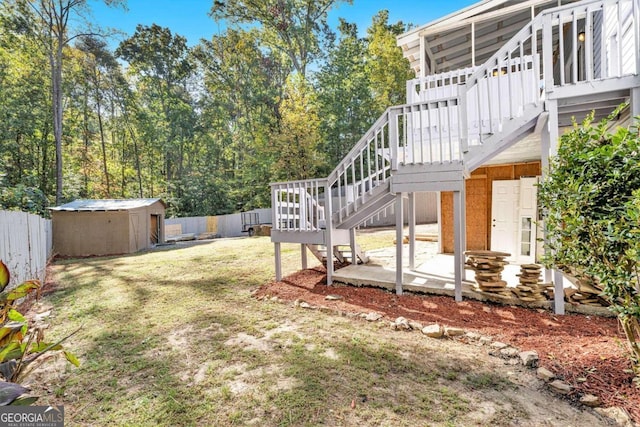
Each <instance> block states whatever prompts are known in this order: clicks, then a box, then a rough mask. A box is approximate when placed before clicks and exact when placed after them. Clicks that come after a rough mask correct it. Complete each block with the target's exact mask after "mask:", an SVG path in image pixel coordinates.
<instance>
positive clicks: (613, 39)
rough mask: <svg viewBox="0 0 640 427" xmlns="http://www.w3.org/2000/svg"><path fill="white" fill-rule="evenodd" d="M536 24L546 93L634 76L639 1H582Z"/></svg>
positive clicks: (638, 67)
mask: <svg viewBox="0 0 640 427" xmlns="http://www.w3.org/2000/svg"><path fill="white" fill-rule="evenodd" d="M539 20H540V21H541V23H542V25H544V35H543V36H544V46H543V49H544V69H545V86H546V87H547V90H549V91H552V90H553V88H554V87H558V86H566V85H571V84H577V83H581V82H587V83H589V82H592V81H595V80H602V79H610V78H616V77H623V76H628V75H633V74H638V73H639V72H640V52H638V49H640V1H639V0H593V1H582V2H579V3H577V4H571V5H567V6H563V7H559V8H555V9H551V10H548V11H544V12H543V13H542V14H541V15H540V19H539ZM560 41H562V42H560Z"/></svg>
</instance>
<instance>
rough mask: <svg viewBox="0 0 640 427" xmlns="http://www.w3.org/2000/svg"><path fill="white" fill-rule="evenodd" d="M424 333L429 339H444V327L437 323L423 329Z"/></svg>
mask: <svg viewBox="0 0 640 427" xmlns="http://www.w3.org/2000/svg"><path fill="white" fill-rule="evenodd" d="M422 333H423V334H425V335H426V336H428V337H429V338H442V335H443V334H444V332H443V331H442V326H440V325H438V324H437V323H435V324H433V325H428V326H425V327H424V328H422Z"/></svg>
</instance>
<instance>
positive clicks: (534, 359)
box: [518, 350, 538, 368]
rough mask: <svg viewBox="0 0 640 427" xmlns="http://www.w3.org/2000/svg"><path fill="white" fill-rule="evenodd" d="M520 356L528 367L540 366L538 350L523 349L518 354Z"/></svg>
mask: <svg viewBox="0 0 640 427" xmlns="http://www.w3.org/2000/svg"><path fill="white" fill-rule="evenodd" d="M518 356H520V360H521V361H522V364H523V365H524V366H526V367H527V368H535V367H536V366H538V352H537V351H533V350H530V351H522V352H520V354H519V355H518Z"/></svg>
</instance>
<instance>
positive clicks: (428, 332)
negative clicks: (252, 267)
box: [251, 289, 636, 427]
mask: <svg viewBox="0 0 640 427" xmlns="http://www.w3.org/2000/svg"><path fill="white" fill-rule="evenodd" d="M256 291H257V289H256ZM256 291H253V292H252V293H251V295H252V296H253V295H254V294H255V292H256ZM342 299H344V298H343V297H342V296H341V295H327V296H325V300H328V301H336V300H342ZM258 300H259V301H271V302H277V303H282V304H290V301H288V300H285V299H282V298H280V297H278V296H272V297H269V296H266V295H265V296H262V297H258ZM293 306H294V307H297V308H301V309H306V310H318V311H321V312H323V313H328V314H338V315H340V316H345V317H349V318H359V319H362V320H365V321H367V322H380V325H381V326H382V327H384V323H385V322H387V321H385V320H384V315H383V314H380V313H378V312H375V311H372V312H368V313H359V312H344V311H342V310H337V309H333V308H330V307H326V306H315V305H312V304H309V303H307V302H306V301H303V300H300V299H297V300H295V301H294V302H293ZM388 326H389V328H391V329H392V330H395V331H406V332H411V331H420V332H421V333H422V334H423V335H425V336H427V337H429V338H434V339H442V338H449V339H458V340H460V341H461V342H466V343H469V344H470V343H477V344H478V345H481V346H488V347H489V350H488V354H489V356H493V357H499V358H501V359H504V360H505V365H511V366H515V365H521V366H524V367H525V368H529V369H536V377H537V378H538V379H540V380H542V381H543V382H544V384H545V385H546V386H547V389H548V390H550V391H552V392H554V393H555V394H557V395H559V396H558V397H560V398H562V397H566V396H567V395H569V394H571V393H572V391H573V387H572V386H571V385H569V384H567V383H565V382H564V381H562V380H560V379H558V378H556V376H555V374H554V373H553V372H551V371H549V370H548V369H546V368H544V367H542V366H540V367H539V366H538V362H539V357H538V352H536V351H535V350H528V351H520V350H519V349H518V348H516V347H514V346H512V345H510V344H505V343H503V342H500V341H494V340H493V338H492V337H491V336H486V335H482V334H479V333H477V332H470V331H465V330H464V329H462V328H457V327H452V326H446V325H441V324H439V323H431V324H429V325H423V324H422V323H420V322H418V321H415V320H410V319H406V318H404V317H398V318H397V319H395V320H394V321H392V322H388ZM579 401H580V403H581V404H582V405H584V406H587V407H589V408H591V409H594V410H595V411H596V412H597V413H598V414H600V415H602V416H604V417H606V418H610V419H612V420H613V421H615V422H616V423H617V424H618V425H620V426H625V427H634V426H635V425H636V424H635V423H634V422H633V420H632V419H631V417H630V415H629V414H628V413H627V411H626V410H624V408H621V407H618V406H612V407H609V408H601V407H600V405H601V404H602V402H601V401H600V399H599V398H598V397H597V396H594V395H592V394H583V395H582V396H580V399H579Z"/></svg>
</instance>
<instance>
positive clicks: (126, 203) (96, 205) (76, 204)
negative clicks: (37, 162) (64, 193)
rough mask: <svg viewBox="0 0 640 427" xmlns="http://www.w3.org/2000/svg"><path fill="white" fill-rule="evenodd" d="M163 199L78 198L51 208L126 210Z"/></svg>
mask: <svg viewBox="0 0 640 427" xmlns="http://www.w3.org/2000/svg"><path fill="white" fill-rule="evenodd" d="M156 202H161V203H162V204H163V205H164V202H163V201H162V199H101V200H96V199H76V200H74V201H73V202H70V203H65V204H64V205H60V206H55V207H53V208H50V209H51V210H52V211H70V212H73V211H89V212H90V211H126V210H129V209H136V208H142V207H145V206H151V205H152V204H154V203H156Z"/></svg>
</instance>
